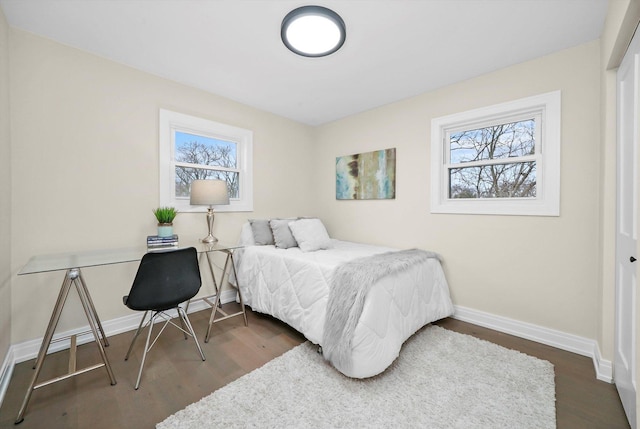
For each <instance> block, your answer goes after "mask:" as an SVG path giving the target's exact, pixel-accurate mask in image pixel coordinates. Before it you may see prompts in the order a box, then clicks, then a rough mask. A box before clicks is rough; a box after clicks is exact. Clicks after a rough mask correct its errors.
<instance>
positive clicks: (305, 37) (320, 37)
mask: <svg viewBox="0 0 640 429" xmlns="http://www.w3.org/2000/svg"><path fill="white" fill-rule="evenodd" d="M280 37H282V42H283V43H284V44H285V46H286V47H287V48H289V50H291V51H292V52H295V53H296V54H298V55H302V56H304V57H324V56H326V55H331V54H333V53H334V52H336V51H337V50H338V49H340V47H341V46H342V45H343V44H344V41H345V39H346V37H347V32H346V27H345V25H344V21H343V20H342V18H340V15H338V14H337V13H335V12H334V11H332V10H331V9H327V8H326V7H322V6H302V7H299V8H297V9H294V10H292V11H291V12H289V13H288V14H287V16H285V17H284V19H283V20H282V27H281V29H280Z"/></svg>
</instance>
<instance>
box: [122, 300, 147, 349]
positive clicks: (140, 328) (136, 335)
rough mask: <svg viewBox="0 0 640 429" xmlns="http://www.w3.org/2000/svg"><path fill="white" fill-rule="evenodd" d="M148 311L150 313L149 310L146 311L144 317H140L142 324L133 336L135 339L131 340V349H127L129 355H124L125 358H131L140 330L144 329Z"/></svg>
mask: <svg viewBox="0 0 640 429" xmlns="http://www.w3.org/2000/svg"><path fill="white" fill-rule="evenodd" d="M148 313H149V312H148V311H145V312H144V314H143V315H142V319H140V324H139V325H138V329H137V330H136V334H135V335H134V336H133V339H132V340H131V344H130V345H129V350H128V351H127V355H126V356H125V357H124V360H129V355H130V354H131V350H132V349H133V344H134V343H135V342H136V339H137V338H138V335H140V331H141V330H142V324H143V323H144V319H146V318H147V314H148Z"/></svg>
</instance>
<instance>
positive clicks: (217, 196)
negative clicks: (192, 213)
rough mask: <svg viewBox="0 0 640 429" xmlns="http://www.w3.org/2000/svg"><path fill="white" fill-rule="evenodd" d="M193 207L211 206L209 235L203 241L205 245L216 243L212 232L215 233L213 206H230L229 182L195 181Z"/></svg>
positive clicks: (208, 212)
mask: <svg viewBox="0 0 640 429" xmlns="http://www.w3.org/2000/svg"><path fill="white" fill-rule="evenodd" d="M190 204H191V205H192V206H209V208H208V209H207V225H208V226H209V235H207V236H206V237H205V238H203V239H202V242H203V243H215V242H217V241H218V239H217V238H215V237H214V236H213V235H212V234H211V231H213V206H214V205H227V204H229V192H228V190H227V182H225V181H224V180H194V181H193V182H191V198H190Z"/></svg>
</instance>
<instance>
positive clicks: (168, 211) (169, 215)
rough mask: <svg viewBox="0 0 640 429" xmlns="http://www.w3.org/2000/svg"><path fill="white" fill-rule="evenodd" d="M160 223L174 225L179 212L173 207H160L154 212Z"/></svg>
mask: <svg viewBox="0 0 640 429" xmlns="http://www.w3.org/2000/svg"><path fill="white" fill-rule="evenodd" d="M153 214H154V215H156V219H158V223H172V222H173V219H175V217H176V215H177V214H178V211H177V210H176V209H175V208H173V207H158V208H157V209H155V210H154V211H153Z"/></svg>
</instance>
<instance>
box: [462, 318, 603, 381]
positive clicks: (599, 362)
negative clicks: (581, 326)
mask: <svg viewBox="0 0 640 429" xmlns="http://www.w3.org/2000/svg"><path fill="white" fill-rule="evenodd" d="M453 318H454V319H458V320H462V321H463V322H469V323H472V324H474V325H479V326H483V327H485V328H490V329H493V330H495V331H499V332H503V333H505V334H510V335H514V336H516V337H520V338H524V339H527V340H531V341H535V342H537V343H541V344H546V345H548V346H552V347H555V348H558V349H560V350H566V351H568V352H572V353H576V354H579V355H582V356H587V357H590V358H591V359H592V360H593V366H594V369H595V372H596V377H597V379H598V380H602V381H606V382H607V383H612V382H613V366H612V363H611V362H610V361H608V360H604V359H602V356H601V355H600V347H599V346H598V342H597V341H595V340H592V339H589V338H584V337H579V336H577V335H572V334H567V333H565V332H561V331H556V330H554V329H549V328H544V327H541V326H537V325H533V324H530V323H525V322H520V321H518V320H514V319H509V318H506V317H502V316H495V315H493V314H489V313H485V312H482V311H478V310H473V309H470V308H466V307H461V306H456V307H455V314H454V316H453Z"/></svg>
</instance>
